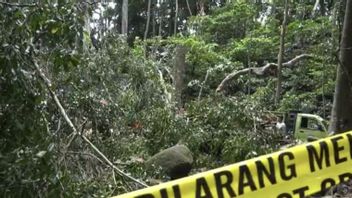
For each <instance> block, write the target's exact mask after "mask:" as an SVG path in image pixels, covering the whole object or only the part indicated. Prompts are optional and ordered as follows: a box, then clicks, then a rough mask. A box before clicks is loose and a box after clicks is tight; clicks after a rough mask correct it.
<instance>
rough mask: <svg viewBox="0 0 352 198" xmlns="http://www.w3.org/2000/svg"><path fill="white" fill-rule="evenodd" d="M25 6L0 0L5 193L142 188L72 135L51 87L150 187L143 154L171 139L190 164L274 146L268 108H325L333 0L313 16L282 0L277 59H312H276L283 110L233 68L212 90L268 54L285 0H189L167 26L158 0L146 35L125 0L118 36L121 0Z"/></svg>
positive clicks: (305, 5)
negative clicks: (265, 123) (178, 75)
mask: <svg viewBox="0 0 352 198" xmlns="http://www.w3.org/2000/svg"><path fill="white" fill-rule="evenodd" d="M27 2H29V3H28V4H20V5H18V4H15V3H14V4H12V3H3V2H2V3H0V35H1V36H0V45H1V47H0V145H1V146H0V177H1V181H0V196H1V197H22V196H26V197H27V196H29V197H37V196H40V197H72V196H77V197H107V196H110V195H116V194H120V193H124V192H128V191H131V190H134V189H137V188H140V186H139V185H138V184H136V183H135V182H133V181H131V180H128V179H126V178H124V177H122V176H121V175H119V174H118V173H117V172H116V171H115V170H113V169H111V167H109V166H108V165H107V163H106V162H105V161H104V160H102V159H101V156H99V155H97V154H96V153H95V152H94V151H93V150H92V149H91V147H90V146H89V145H87V144H86V142H85V141H83V140H82V139H81V138H80V137H76V138H72V137H74V135H73V131H72V128H71V127H70V126H69V125H68V123H67V122H66V121H65V119H64V118H63V117H62V114H61V113H60V111H59V109H58V107H57V103H56V102H55V101H54V99H53V95H52V94H51V93H50V91H49V89H50V90H52V91H53V92H54V93H55V94H56V95H57V97H58V98H59V100H60V102H61V104H62V105H63V107H64V109H65V111H66V113H67V115H68V116H69V118H70V119H71V120H72V122H73V124H74V126H75V127H76V128H77V129H78V131H79V132H81V133H82V134H83V135H84V136H86V137H87V138H88V139H90V140H91V142H92V143H93V144H94V145H96V146H97V147H98V148H99V150H101V151H102V152H103V153H104V154H105V155H106V156H107V158H108V159H109V160H110V161H112V162H113V163H114V164H115V165H116V166H117V167H119V168H120V169H121V170H123V171H124V172H126V173H127V174H130V175H132V176H133V177H134V178H137V179H139V180H141V181H144V182H146V183H148V182H150V181H151V180H152V179H167V178H165V176H163V175H159V176H160V178H153V177H154V176H155V175H156V174H155V173H150V172H147V171H146V170H145V168H144V161H145V160H147V159H148V158H149V157H150V156H152V155H154V154H155V153H157V152H159V151H160V150H162V149H165V148H168V147H170V146H173V145H175V144H177V143H182V144H185V145H187V146H188V147H189V148H190V150H191V151H192V153H193V155H194V158H195V163H194V169H193V172H197V171H198V170H204V169H210V168H213V167H218V166H221V165H224V164H228V163H232V162H237V161H240V160H244V159H249V158H251V157H253V156H257V155H260V154H264V153H268V152H271V151H273V150H276V149H278V142H279V139H280V137H278V135H277V134H275V133H273V131H271V130H264V129H263V128H261V127H260V118H261V116H263V115H264V114H265V112H267V111H270V110H272V111H283V112H285V111H288V110H300V111H304V112H310V113H316V114H319V115H321V116H322V117H324V118H327V115H328V114H329V113H330V109H331V104H332V99H333V98H332V97H333V90H334V83H335V82H334V76H335V66H336V64H337V58H336V57H337V51H336V50H337V44H338V42H339V32H340V26H341V23H342V22H341V12H340V10H341V5H340V4H339V2H338V1H336V2H335V1H322V2H325V4H324V5H321V6H320V12H318V13H314V14H312V9H313V5H314V3H315V1H314V2H313V1H304V2H302V1H294V2H293V1H292V3H290V15H289V20H288V21H289V22H288V26H287V35H286V43H285V45H286V50H285V57H284V61H288V60H290V59H291V58H293V57H295V56H297V55H299V54H303V53H306V54H313V55H314V56H315V58H314V59H309V60H303V61H300V62H299V63H297V64H296V65H295V66H294V67H290V68H283V71H282V72H283V85H282V87H283V90H282V93H281V95H282V99H281V101H280V103H279V105H278V106H275V105H274V104H273V101H274V95H275V78H273V77H270V76H265V77H259V78H257V77H256V76H253V75H242V76H240V77H239V78H237V79H235V80H233V81H231V82H230V83H229V84H228V85H227V87H226V89H225V91H224V92H223V93H216V92H215V89H216V87H217V86H218V85H219V83H220V82H221V81H222V80H223V78H224V77H225V76H226V74H229V73H231V72H232V71H234V70H241V69H244V68H248V67H259V66H263V65H264V64H266V63H268V62H276V61H277V53H278V50H279V47H278V46H279V36H280V33H279V28H280V25H281V22H282V20H283V19H282V18H283V16H282V13H283V3H282V2H283V1H211V0H209V1H199V2H203V5H200V3H197V2H198V1H192V0H189V4H190V5H189V6H190V8H189V9H188V8H187V4H186V3H180V5H178V6H179V14H178V16H177V17H178V18H177V20H176V27H177V32H176V34H174V31H173V30H174V28H173V27H174V25H175V22H174V21H175V15H174V12H175V5H174V4H173V3H170V2H165V1H153V4H152V13H153V14H152V19H151V20H152V22H151V24H150V26H151V27H150V28H149V32H147V33H148V34H147V35H148V37H147V39H146V40H142V38H143V34H144V31H145V28H146V27H145V26H146V21H147V14H146V13H147V11H146V9H147V4H146V1H130V5H129V34H128V35H127V37H126V35H120V34H119V32H120V29H121V28H120V26H121V23H120V21H121V15H120V14H119V13H121V1H116V3H107V4H100V3H89V2H80V3H79V2H78V1H77V2H75V1H60V0H59V1H55V2H57V3H53V2H51V1H41V2H39V3H36V4H33V2H30V1H27ZM157 2H158V3H157ZM332 2H334V3H332ZM202 6H204V12H205V13H204V14H205V15H203V14H202V13H201V12H200V11H199V9H200V8H199V7H202ZM322 10H323V11H322ZM94 13H98V15H99V17H96V16H95V14H94ZM87 19H90V20H87ZM87 21H88V22H87ZM87 23H88V24H87ZM111 24H112V25H111ZM91 26H94V28H92V29H91ZM126 38H127V39H126ZM179 45H182V46H185V47H186V49H187V53H186V57H185V59H186V60H185V67H186V68H185V72H184V74H183V81H184V87H183V89H182V90H181V92H182V105H181V106H180V105H176V102H175V92H176V91H177V90H176V89H177V88H175V86H174V85H173V83H174V80H175V79H174V72H173V70H174V67H175V64H174V63H175V59H176V58H175V50H176V46H179ZM36 66H38V67H39V68H40V71H42V72H43V73H44V74H45V76H46V77H47V78H48V79H49V80H50V83H48V82H47V81H46V80H45V79H43V78H42V77H41V76H40V72H39V70H38V69H37V68H36ZM48 84H50V85H51V86H50V88H48V86H47V85H48Z"/></svg>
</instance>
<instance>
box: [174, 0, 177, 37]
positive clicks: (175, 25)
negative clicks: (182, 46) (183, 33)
mask: <svg viewBox="0 0 352 198" xmlns="http://www.w3.org/2000/svg"><path fill="white" fill-rule="evenodd" d="M175 2H176V8H175V22H174V35H176V33H177V21H178V0H175Z"/></svg>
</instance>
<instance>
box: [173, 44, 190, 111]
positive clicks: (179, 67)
mask: <svg viewBox="0 0 352 198" xmlns="http://www.w3.org/2000/svg"><path fill="white" fill-rule="evenodd" d="M175 50H176V53H175V59H174V61H175V62H174V65H175V66H174V87H175V97H174V101H175V102H176V106H177V107H179V108H180V107H182V90H183V87H184V83H183V81H184V75H185V70H186V53H187V48H186V47H184V46H181V45H179V46H177V47H176V49H175Z"/></svg>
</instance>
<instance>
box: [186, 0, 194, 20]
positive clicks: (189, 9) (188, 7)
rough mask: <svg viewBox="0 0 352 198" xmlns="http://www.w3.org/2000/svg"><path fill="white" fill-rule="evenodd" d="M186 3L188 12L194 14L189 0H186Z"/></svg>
mask: <svg viewBox="0 0 352 198" xmlns="http://www.w3.org/2000/svg"><path fill="white" fill-rule="evenodd" d="M186 4H187V9H188V12H189V16H192V15H193V14H192V10H191V7H190V6H189V2H188V0H186Z"/></svg>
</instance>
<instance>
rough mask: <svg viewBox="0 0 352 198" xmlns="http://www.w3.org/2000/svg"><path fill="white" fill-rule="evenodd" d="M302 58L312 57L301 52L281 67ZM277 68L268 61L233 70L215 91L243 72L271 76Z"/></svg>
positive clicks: (291, 64)
mask: <svg viewBox="0 0 352 198" xmlns="http://www.w3.org/2000/svg"><path fill="white" fill-rule="evenodd" d="M303 58H313V55H310V54H301V55H299V56H296V57H295V58H293V59H291V60H290V61H287V62H286V63H283V64H282V66H283V67H292V66H293V65H294V64H296V63H297V62H298V61H300V60H301V59H303ZM277 69H278V64H276V63H268V64H266V65H264V66H262V67H249V68H245V69H242V70H238V71H234V72H232V73H231V74H229V75H227V76H226V77H225V78H224V79H223V80H222V81H221V83H220V84H219V85H218V87H217V89H216V92H220V91H223V90H224V87H225V85H226V84H227V83H228V82H229V81H230V80H233V79H236V78H237V77H239V76H241V75H244V74H254V75H256V76H272V75H273V74H275V73H277Z"/></svg>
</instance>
